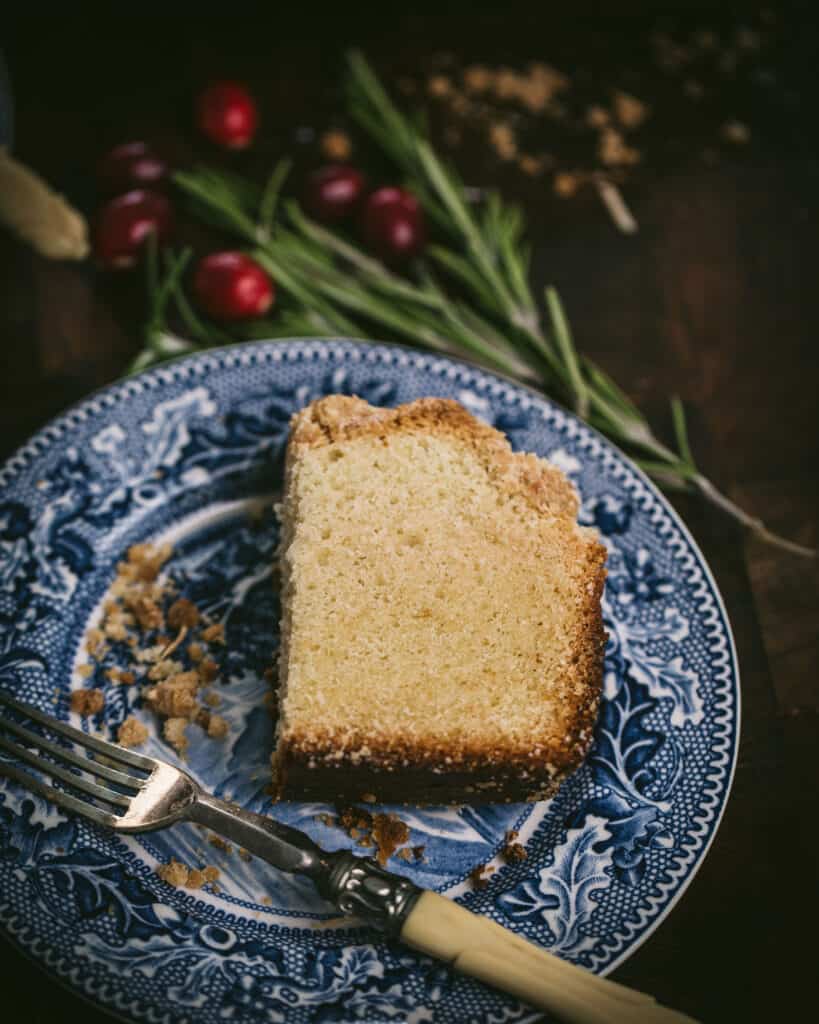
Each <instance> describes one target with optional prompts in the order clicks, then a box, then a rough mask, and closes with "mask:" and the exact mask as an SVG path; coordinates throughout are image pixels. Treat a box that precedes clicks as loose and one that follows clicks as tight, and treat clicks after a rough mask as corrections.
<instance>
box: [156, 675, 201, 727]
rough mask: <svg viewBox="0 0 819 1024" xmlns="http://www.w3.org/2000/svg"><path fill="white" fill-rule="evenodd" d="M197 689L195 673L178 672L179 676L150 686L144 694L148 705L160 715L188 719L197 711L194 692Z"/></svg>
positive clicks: (197, 679) (197, 682)
mask: <svg viewBox="0 0 819 1024" xmlns="http://www.w3.org/2000/svg"><path fill="white" fill-rule="evenodd" d="M198 689H199V676H198V675H197V674H196V672H180V673H179V675H175V676H171V677H170V678H169V679H166V680H164V681H163V682H161V683H157V684H156V686H152V687H151V688H150V690H148V693H147V694H146V697H147V700H148V703H149V704H150V705H151V707H152V708H153V709H154V710H155V711H158V712H159V713H160V714H161V715H168V716H170V717H174V718H180V717H182V716H185V717H189V716H190V715H192V714H194V713H195V711H196V709H197V706H198V705H197V702H196V692H197V690H198Z"/></svg>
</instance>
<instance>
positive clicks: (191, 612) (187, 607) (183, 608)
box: [168, 597, 199, 629]
mask: <svg viewBox="0 0 819 1024" xmlns="http://www.w3.org/2000/svg"><path fill="white" fill-rule="evenodd" d="M168 625H169V626H170V627H171V629H180V628H181V627H182V626H187V627H188V629H193V628H194V626H198V625H199V609H198V608H197V607H196V605H195V604H194V603H193V601H189V600H188V598H187V597H179V598H177V599H176V600H175V601H174V603H173V604H172V605H171V607H170V608H169V609H168Z"/></svg>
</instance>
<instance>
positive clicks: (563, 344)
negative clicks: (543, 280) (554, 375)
mask: <svg viewBox="0 0 819 1024" xmlns="http://www.w3.org/2000/svg"><path fill="white" fill-rule="evenodd" d="M546 307H547V309H548V310H549V317H550V319H551V321H552V333H553V334H554V339H555V344H556V345H557V347H558V349H559V351H560V354H561V356H562V357H563V362H564V363H565V365H566V372H567V375H568V378H569V382H570V385H571V388H572V392H573V394H574V406H575V411H576V412H577V415H578V416H582V417H583V418H584V419H585V418H586V417H587V416H588V415H589V389H588V387H587V386H586V381H585V380H584V379H583V374H582V372H581V370H580V363H579V362H578V359H577V353H576V352H575V347H574V341H573V340H572V334H571V331H570V329H569V323H568V321H567V320H566V315H565V313H564V312H563V304H562V303H561V301H560V298H559V296H558V294H557V292H556V291H555V289H554V288H553V287H552V286H551V285H549V286H548V287H547V288H546Z"/></svg>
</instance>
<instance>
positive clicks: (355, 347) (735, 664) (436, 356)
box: [0, 335, 742, 1022]
mask: <svg viewBox="0 0 819 1024" xmlns="http://www.w3.org/2000/svg"><path fill="white" fill-rule="evenodd" d="M292 346H297V347H298V348H301V349H302V350H305V351H307V350H312V351H317V350H321V349H322V348H323V349H327V348H328V347H330V348H331V347H333V346H337V347H338V348H339V349H341V350H342V351H358V352H361V353H363V352H365V351H370V352H373V353H375V357H374V359H373V362H377V359H378V355H377V353H378V352H379V351H381V352H389V351H399V352H404V353H405V354H406V355H407V356H415V357H421V358H423V359H425V360H428V361H429V362H430V363H433V364H434V363H439V364H444V365H447V366H452V367H454V368H466V369H468V370H471V371H474V372H477V373H479V374H484V375H486V376H488V377H489V378H495V379H496V380H497V381H499V382H502V383H503V384H505V385H507V386H508V387H511V388H513V389H514V390H516V391H518V392H520V391H522V392H525V393H526V394H527V395H529V396H531V397H532V398H533V399H534V400H535V401H536V402H537V403H539V404H540V405H542V406H546V407H548V408H550V409H551V410H554V411H556V412H558V413H559V414H560V415H561V416H563V417H565V418H567V419H568V420H570V421H573V422H574V424H575V425H576V427H577V428H578V429H579V430H580V431H581V432H584V433H586V434H588V435H591V436H592V437H593V438H594V439H595V440H596V441H597V442H598V443H599V444H602V445H603V446H604V447H605V448H608V449H609V450H610V451H612V452H613V453H614V454H615V455H616V456H617V458H618V459H619V460H620V461H621V462H622V463H623V464H624V465H625V467H626V468H627V469H628V471H629V472H631V473H632V474H633V475H634V476H635V477H636V478H637V479H638V480H639V481H640V483H641V484H642V485H643V486H644V487H645V488H646V489H647V490H648V491H649V492H650V493H651V495H652V496H653V498H654V500H655V501H658V502H659V504H660V506H661V508H662V510H663V511H664V512H665V514H666V515H667V516H668V517H669V518H670V519H671V522H672V524H673V525H674V527H675V528H676V529H677V530H679V532H680V534H681V535H682V538H683V540H684V541H685V542H686V543H687V545H688V546H689V548H690V551H691V553H692V554H693V556H694V559H695V562H696V565H697V568H698V569H699V570H700V572H701V573H702V574H703V578H704V581H705V583H706V584H707V586H708V589H709V591H710V593H711V596H712V597H713V599H714V604H715V611H716V613H717V615H718V618H719V621H720V622H721V624H722V629H723V631H724V633H725V638H726V641H727V642H726V653H727V654H728V664H727V667H728V668H729V671H730V674H731V677H732V679H733V683H734V685H733V694H732V696H733V701H734V713H733V715H732V719H731V729H730V735H729V737H728V739H729V743H730V744H731V749H730V753H729V758H728V763H727V764H726V765H725V768H724V770H725V784H724V788H723V791H722V793H721V794H720V799H721V805H720V806H719V808H718V809H717V810H716V812H715V813H714V816H713V818H712V821H711V823H710V834H709V835H708V836H707V837H706V838H705V840H704V841H703V843H702V846H701V847H700V849H699V851H698V852H697V854H696V856H695V858H694V860H693V861H692V862H691V864H690V867H689V869H688V872H687V874H686V876H685V877H684V878H683V879H681V880H680V882H679V884H678V886H677V889H676V891H675V892H674V893H673V895H672V896H671V897H670V898H669V899H668V902H667V903H666V904H665V906H663V907H662V909H661V910H660V911H659V912H658V913H657V914H656V916H655V917H654V919H653V920H652V921H651V922H649V923H648V924H646V925H645V926H644V927H643V929H642V932H641V933H640V934H639V935H638V936H635V937H634V938H633V939H632V940H631V941H630V943H629V944H628V946H627V948H625V949H623V950H622V951H621V952H620V954H619V955H617V956H616V957H614V958H613V959H612V960H611V961H610V962H609V963H608V964H606V965H605V966H604V967H603V968H602V969H601V970H600V972H599V974H600V975H601V976H605V975H608V974H609V973H611V972H612V971H614V970H616V969H618V968H619V967H620V966H622V964H623V963H625V961H626V960H628V959H629V957H631V956H632V955H633V954H634V953H635V952H637V950H638V949H640V947H641V946H642V945H643V944H644V943H645V942H646V941H647V940H648V939H649V938H650V937H651V936H652V935H653V934H654V932H655V931H656V930H657V929H658V928H659V927H660V925H662V924H663V922H665V921H666V919H667V918H668V917H669V915H670V914H671V911H672V910H673V909H674V908H675V907H676V906H677V904H678V902H679V901H680V899H681V898H682V896H683V895H684V894H685V892H686V891H687V889H688V887H689V885H690V884H691V883H692V881H693V880H694V878H695V876H696V875H697V873H698V872H699V870H700V868H701V867H702V864H703V862H704V860H705V858H706V857H707V855H708V853H709V852H710V850H711V847H712V845H713V843H714V840H715V839H716V836H717V832H718V831H719V828H720V826H721V824H722V820H723V817H724V815H725V810H726V808H727V806H728V801H729V799H730V796H731V791H732V788H733V783H734V778H735V774H736V768H737V761H738V754H739V746H740V740H741V734H742V687H741V674H740V665H739V658H738V653H737V648H736V640H735V637H734V632H733V629H732V627H731V621H730V618H729V616H728V613H727V609H726V607H725V601H724V598H723V596H722V592H721V590H720V588H719V586H718V584H717V581H716V579H715V577H714V574H713V572H712V570H711V567H710V565H709V564H708V561H707V560H706V558H705V556H704V555H703V553H702V550H701V549H700V546H699V544H698V543H697V541H696V540H695V538H694V537H693V536H692V534H691V531H690V530H689V528H688V526H687V524H686V523H685V521H684V520H683V518H682V516H681V515H680V514H679V513H678V512H677V510H676V509H675V508H674V507H673V505H672V504H671V502H670V501H669V499H668V498H667V496H666V495H665V494H664V493H663V492H662V491H661V490H660V488H659V487H658V486H657V485H656V484H655V483H654V482H653V481H652V480H651V479H650V478H649V477H648V475H647V474H646V473H645V472H644V471H643V470H642V469H641V468H640V467H639V466H638V465H637V464H636V463H635V462H634V460H633V459H632V458H631V457H630V456H629V455H627V454H626V453H625V452H624V451H623V450H622V449H621V448H620V446H619V445H618V444H617V443H616V442H614V441H612V440H610V439H609V438H608V437H606V436H605V435H604V434H603V433H602V432H601V431H599V430H598V429H597V428H595V427H593V426H591V425H590V424H588V423H586V422H585V421H584V420H582V419H581V418H580V417H579V416H577V414H576V413H574V412H573V411H572V410H570V409H568V408H566V406H564V405H562V404H561V403H560V402H558V401H556V400H555V399H553V398H552V397H551V396H549V395H546V394H544V393H543V392H541V391H538V389H537V388H535V387H533V386H532V385H530V384H526V383H523V382H521V381H518V380H516V379H515V378H513V377H511V376H509V375H507V374H505V373H503V372H502V371H498V370H496V369H494V368H491V367H487V366H484V365H483V364H481V363H478V362H476V361H474V360H472V359H469V358H468V357H461V356H457V355H450V354H449V353H441V352H438V351H434V350H426V349H421V348H417V347H415V346H413V345H408V344H404V343H400V342H388V341H372V340H367V339H364V338H354V337H347V336H342V335H315V336H313V335H311V336H294V337H286V338H269V339H257V340H253V341H246V342H236V343H233V344H230V345H222V346H214V347H213V348H208V349H205V350H202V351H198V352H193V353H186V354H184V355H180V356H177V357H175V358H173V359H171V360H168V361H167V362H165V363H162V364H161V365H159V366H155V367H149V368H147V369H145V370H143V371H141V372H140V373H138V374H134V375H132V376H125V377H119V378H117V379H115V380H113V381H110V382H108V383H106V384H103V385H100V386H99V387H97V388H95V389H93V390H92V391H90V392H89V393H88V394H86V395H85V396H84V397H82V398H80V399H78V400H76V401H75V402H73V403H71V404H70V405H69V406H67V407H66V408H65V409H64V410H62V411H61V412H59V413H57V414H56V415H55V416H53V417H51V418H50V419H49V420H48V421H47V422H46V423H45V424H44V425H43V426H42V427H40V428H39V429H38V430H37V431H35V432H34V433H33V434H32V435H31V436H30V437H29V438H28V439H27V440H25V441H24V442H23V443H22V444H20V445H19V446H18V447H17V448H16V449H15V450H14V451H13V452H12V453H11V454H10V455H9V456H8V457H7V458H6V459H5V460H4V461H3V462H2V464H0V489H5V488H6V487H7V486H9V484H10V483H12V482H13V480H14V478H15V477H16V475H17V474H18V473H19V472H20V471H21V470H23V469H24V468H25V467H26V465H27V464H28V463H29V462H30V461H31V460H32V459H33V458H35V457H37V456H38V455H39V454H41V453H42V452H43V451H44V450H46V449H47V448H48V447H49V446H50V445H51V444H52V443H54V442H57V441H59V440H60V438H61V437H63V436H64V435H65V434H66V433H68V432H69V431H70V430H71V429H73V428H74V427H76V426H77V425H79V424H80V423H82V422H83V421H84V420H85V419H86V418H87V417H88V416H90V415H93V414H96V413H97V412H100V411H102V410H103V409H104V408H105V407H106V406H107V407H109V408H110V407H113V406H114V405H116V404H117V402H118V401H120V400H122V399H126V398H129V397H131V396H134V395H137V394H139V393H141V392H142V391H143V390H145V389H146V388H147V389H150V388H152V387H155V386H160V385H162V384H165V383H173V380H174V377H175V375H176V373H178V372H179V370H188V369H190V368H192V367H196V366H197V365H198V364H207V363H208V362H209V360H212V359H215V360H216V361H217V363H218V360H219V358H220V357H222V358H225V357H227V358H228V359H229V360H231V361H234V360H235V362H234V365H235V366H237V367H239V366H242V365H243V364H244V365H247V362H249V360H250V359H252V358H253V354H254V353H256V352H268V351H270V352H273V351H275V350H276V349H282V355H281V356H280V360H284V359H286V358H287V357H286V356H285V355H284V353H285V352H286V351H294V349H293V348H292ZM243 355H245V356H246V358H247V362H246V361H245V360H243V359H242V356H243ZM277 361H279V360H275V359H274V360H270V365H274V364H275V362H277ZM293 361H295V358H294V359H293ZM100 402H102V403H103V404H102V408H101V407H100V405H99V403H100ZM2 934H3V937H4V938H5V939H6V940H7V941H9V942H10V943H11V945H12V946H13V947H14V948H15V949H18V950H19V951H20V952H22V953H23V955H24V956H26V957H27V958H29V959H33V960H34V962H35V963H36V964H37V966H38V967H40V968H41V969H42V970H44V971H45V972H46V973H47V974H48V976H49V977H52V978H54V979H55V980H57V981H58V983H60V984H62V985H65V987H67V988H69V989H70V990H71V991H72V992H75V993H77V994H79V995H80V997H81V998H83V999H86V996H85V995H84V992H83V990H82V989H81V988H80V987H79V986H75V985H73V984H71V983H70V982H69V981H68V980H66V979H63V978H62V977H60V975H59V974H57V973H56V972H54V971H53V969H51V968H50V966H49V965H47V964H46V963H45V961H42V960H38V959H37V958H36V957H34V956H33V954H31V953H30V952H29V951H28V950H27V949H25V947H24V946H23V945H22V944H21V943H19V942H18V941H17V939H16V937H15V936H14V935H13V934H12V933H11V932H9V931H8V929H6V928H5V927H4V928H3V929H2ZM96 1005H101V1004H96ZM103 1009H104V1010H105V1012H106V1013H112V1014H115V1015H116V1018H117V1019H122V1020H126V1019H128V1018H124V1017H120V1016H119V1014H117V1013H116V1011H115V1010H113V1009H111V1008H109V1007H108V1006H103ZM533 1019H534V1018H532V1017H528V1018H521V1021H522V1022H523V1021H527V1020H533Z"/></svg>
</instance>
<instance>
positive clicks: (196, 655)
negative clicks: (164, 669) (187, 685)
mask: <svg viewBox="0 0 819 1024" xmlns="http://www.w3.org/2000/svg"><path fill="white" fill-rule="evenodd" d="M188 657H189V658H190V659H191V661H192V662H193V663H194V665H196V664H197V663H198V662H200V661H201V660H202V659H203V658H204V657H205V648H204V647H203V646H202V645H201V644H200V643H196V642H194V643H192V644H188Z"/></svg>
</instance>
